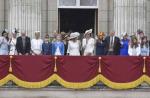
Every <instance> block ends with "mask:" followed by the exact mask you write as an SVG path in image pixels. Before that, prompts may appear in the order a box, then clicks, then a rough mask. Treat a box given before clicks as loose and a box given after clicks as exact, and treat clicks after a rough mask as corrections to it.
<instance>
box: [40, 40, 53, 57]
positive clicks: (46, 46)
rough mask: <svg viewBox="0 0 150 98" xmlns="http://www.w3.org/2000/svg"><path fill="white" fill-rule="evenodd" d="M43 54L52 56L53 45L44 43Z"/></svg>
mask: <svg viewBox="0 0 150 98" xmlns="http://www.w3.org/2000/svg"><path fill="white" fill-rule="evenodd" d="M42 53H43V55H52V44H51V43H49V42H48V43H45V42H44V43H43V44H42Z"/></svg>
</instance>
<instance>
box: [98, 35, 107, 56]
mask: <svg viewBox="0 0 150 98" xmlns="http://www.w3.org/2000/svg"><path fill="white" fill-rule="evenodd" d="M104 36H105V34H104V32H99V33H98V39H97V41H96V55H97V56H101V55H105V43H104Z"/></svg>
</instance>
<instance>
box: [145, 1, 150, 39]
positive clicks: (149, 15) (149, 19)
mask: <svg viewBox="0 0 150 98" xmlns="http://www.w3.org/2000/svg"><path fill="white" fill-rule="evenodd" d="M146 5H147V8H146V34H147V36H148V38H149V40H150V0H147V1H146Z"/></svg>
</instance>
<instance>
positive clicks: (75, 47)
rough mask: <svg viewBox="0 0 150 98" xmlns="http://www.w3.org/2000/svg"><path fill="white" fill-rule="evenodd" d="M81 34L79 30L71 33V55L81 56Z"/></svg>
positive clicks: (68, 52) (69, 44) (69, 50)
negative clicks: (79, 38)
mask: <svg viewBox="0 0 150 98" xmlns="http://www.w3.org/2000/svg"><path fill="white" fill-rule="evenodd" d="M79 36H80V34H79V33H78V32H75V33H71V34H70V38H69V42H68V49H67V54H68V55H69V56H80V41H79V40H78V37H79Z"/></svg>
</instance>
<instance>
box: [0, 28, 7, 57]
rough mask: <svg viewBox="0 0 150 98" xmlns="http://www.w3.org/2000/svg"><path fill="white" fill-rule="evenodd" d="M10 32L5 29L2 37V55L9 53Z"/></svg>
mask: <svg viewBox="0 0 150 98" xmlns="http://www.w3.org/2000/svg"><path fill="white" fill-rule="evenodd" d="M8 40H9V38H8V33H7V32H6V31H5V30H4V31H3V32H2V36H1V37H0V55H8V53H9V49H8V47H9V42H8Z"/></svg>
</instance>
